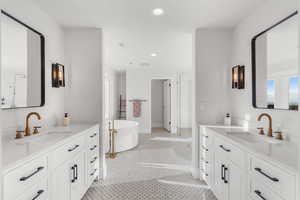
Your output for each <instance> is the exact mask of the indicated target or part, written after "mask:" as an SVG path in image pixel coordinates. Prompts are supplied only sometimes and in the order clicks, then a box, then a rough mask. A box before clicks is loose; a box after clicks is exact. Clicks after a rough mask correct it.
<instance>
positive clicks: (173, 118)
mask: <svg viewBox="0 0 300 200" xmlns="http://www.w3.org/2000/svg"><path fill="white" fill-rule="evenodd" d="M152 80H170V81H171V87H173V84H174V85H175V86H176V87H175V88H174V89H173V90H172V89H171V99H172V97H175V100H173V101H172V100H171V110H173V112H172V111H171V133H172V134H176V133H177V131H178V130H177V126H178V124H177V120H178V119H177V116H178V95H177V93H178V84H177V83H178V78H177V76H153V77H151V79H150V84H149V85H150V90H149V91H150V98H149V104H150V109H149V111H150V117H149V124H150V127H151V129H152ZM172 102H173V103H172Z"/></svg>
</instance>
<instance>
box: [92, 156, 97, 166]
mask: <svg viewBox="0 0 300 200" xmlns="http://www.w3.org/2000/svg"><path fill="white" fill-rule="evenodd" d="M97 158H98V157H97V156H96V157H94V159H93V160H91V161H90V163H91V164H93V163H94V162H95V161H96V160H97Z"/></svg>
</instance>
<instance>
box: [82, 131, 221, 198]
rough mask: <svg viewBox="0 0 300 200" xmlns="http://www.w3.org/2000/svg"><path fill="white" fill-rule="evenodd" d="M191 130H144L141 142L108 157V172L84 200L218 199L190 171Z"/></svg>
mask: <svg viewBox="0 0 300 200" xmlns="http://www.w3.org/2000/svg"><path fill="white" fill-rule="evenodd" d="M189 136H190V134H189V133H186V134H184V136H182V137H180V138H178V137H176V136H174V135H171V134H169V133H167V132H165V131H164V130H163V129H154V130H153V133H152V134H149V135H147V134H141V135H140V142H139V146H138V147H136V148H134V149H132V150H130V151H126V152H122V153H120V154H118V157H117V158H116V159H108V160H107V165H108V176H107V178H106V180H105V181H101V182H99V183H97V184H94V186H93V187H91V188H90V189H89V190H88V192H87V193H86V195H85V197H84V198H83V200H183V199H184V200H216V198H215V197H214V195H213V194H212V192H211V191H210V190H209V189H208V188H207V185H206V184H205V183H204V182H201V181H198V180H195V179H193V178H192V176H191V175H190V173H189V170H190V166H191V144H190V138H189Z"/></svg>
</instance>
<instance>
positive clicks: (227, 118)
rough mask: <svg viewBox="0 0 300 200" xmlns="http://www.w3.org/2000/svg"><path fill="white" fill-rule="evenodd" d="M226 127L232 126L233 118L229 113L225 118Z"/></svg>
mask: <svg viewBox="0 0 300 200" xmlns="http://www.w3.org/2000/svg"><path fill="white" fill-rule="evenodd" d="M224 125H226V126H230V125H231V116H230V114H229V113H227V114H226V115H225V117H224Z"/></svg>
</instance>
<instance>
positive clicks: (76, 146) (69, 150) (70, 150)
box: [68, 144, 79, 152]
mask: <svg viewBox="0 0 300 200" xmlns="http://www.w3.org/2000/svg"><path fill="white" fill-rule="evenodd" d="M78 147H79V145H78V144H77V145H75V147H73V148H71V149H68V152H72V151H74V150H75V149H77V148H78Z"/></svg>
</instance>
